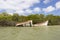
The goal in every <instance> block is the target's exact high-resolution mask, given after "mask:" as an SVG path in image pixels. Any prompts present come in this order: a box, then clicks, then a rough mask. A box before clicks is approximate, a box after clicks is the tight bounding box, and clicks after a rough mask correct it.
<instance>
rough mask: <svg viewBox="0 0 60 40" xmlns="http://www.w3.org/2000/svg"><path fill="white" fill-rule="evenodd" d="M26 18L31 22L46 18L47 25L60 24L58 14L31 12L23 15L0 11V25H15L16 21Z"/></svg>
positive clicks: (42, 20)
mask: <svg viewBox="0 0 60 40" xmlns="http://www.w3.org/2000/svg"><path fill="white" fill-rule="evenodd" d="M27 20H32V21H33V24H36V23H41V22H44V21H46V20H48V21H49V25H60V16H56V15H52V14H49V15H44V14H31V15H28V16H23V15H18V14H17V13H14V14H13V15H10V14H8V13H6V12H3V13H0V26H15V24H16V23H17V22H24V21H27Z"/></svg>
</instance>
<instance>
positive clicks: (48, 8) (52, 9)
mask: <svg viewBox="0 0 60 40" xmlns="http://www.w3.org/2000/svg"><path fill="white" fill-rule="evenodd" d="M54 10H55V7H53V6H49V7H47V8H43V11H44V12H51V11H54Z"/></svg>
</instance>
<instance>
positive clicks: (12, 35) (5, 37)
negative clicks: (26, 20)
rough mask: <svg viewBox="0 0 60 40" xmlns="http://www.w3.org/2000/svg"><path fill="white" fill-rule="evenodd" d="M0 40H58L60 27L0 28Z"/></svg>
mask: <svg viewBox="0 0 60 40" xmlns="http://www.w3.org/2000/svg"><path fill="white" fill-rule="evenodd" d="M0 40H60V26H41V27H0Z"/></svg>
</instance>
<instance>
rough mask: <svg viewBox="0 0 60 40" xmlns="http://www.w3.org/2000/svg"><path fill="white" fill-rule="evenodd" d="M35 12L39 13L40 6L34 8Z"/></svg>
mask: <svg viewBox="0 0 60 40" xmlns="http://www.w3.org/2000/svg"><path fill="white" fill-rule="evenodd" d="M33 11H34V12H36V13H38V12H41V9H40V8H39V7H36V8H34V9H33Z"/></svg>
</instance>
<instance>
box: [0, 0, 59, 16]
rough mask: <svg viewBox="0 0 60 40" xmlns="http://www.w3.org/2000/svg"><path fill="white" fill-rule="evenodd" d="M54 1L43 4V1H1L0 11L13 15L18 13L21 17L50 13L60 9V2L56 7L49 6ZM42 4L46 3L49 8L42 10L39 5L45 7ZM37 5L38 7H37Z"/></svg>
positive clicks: (45, 1) (44, 0) (45, 0)
mask: <svg viewBox="0 0 60 40" xmlns="http://www.w3.org/2000/svg"><path fill="white" fill-rule="evenodd" d="M52 1H53V0H43V2H41V0H0V11H1V10H2V11H3V10H4V11H6V12H8V13H11V14H12V13H18V14H20V15H27V14H32V13H41V12H42V11H43V12H46V13H48V12H52V11H54V10H56V9H60V1H59V2H56V3H55V4H54V5H55V6H53V5H50V4H48V3H51V2H52ZM41 3H44V4H45V6H46V5H49V6H46V7H44V8H41V7H40V6H39V5H41V6H42V5H43V6H44V4H41ZM35 4H38V5H37V6H36V7H35V6H34V5H35ZM43 6H42V7H43ZM31 7H33V8H31Z"/></svg>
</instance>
